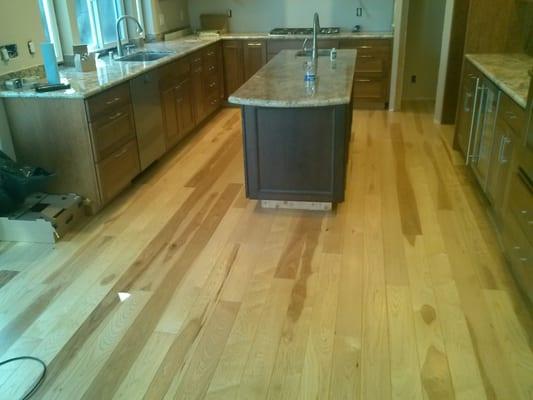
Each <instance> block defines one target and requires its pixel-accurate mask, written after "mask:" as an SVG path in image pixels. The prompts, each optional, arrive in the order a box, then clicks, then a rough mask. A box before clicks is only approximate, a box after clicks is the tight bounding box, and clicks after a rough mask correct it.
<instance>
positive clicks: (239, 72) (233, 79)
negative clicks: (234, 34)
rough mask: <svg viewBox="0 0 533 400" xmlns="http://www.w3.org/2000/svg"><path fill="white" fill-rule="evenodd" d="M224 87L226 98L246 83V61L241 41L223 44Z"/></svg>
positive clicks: (227, 41) (230, 41) (228, 41)
mask: <svg viewBox="0 0 533 400" xmlns="http://www.w3.org/2000/svg"><path fill="white" fill-rule="evenodd" d="M223 54H224V56H223V58H224V87H225V94H226V98H227V97H229V96H230V95H231V94H232V93H233V92H235V91H236V90H237V89H238V88H240V87H241V86H242V84H243V83H244V59H243V49H242V41H241V40H226V41H224V42H223Z"/></svg>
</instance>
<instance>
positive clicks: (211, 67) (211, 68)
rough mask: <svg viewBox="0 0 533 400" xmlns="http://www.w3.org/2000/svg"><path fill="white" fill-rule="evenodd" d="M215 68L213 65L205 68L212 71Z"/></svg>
mask: <svg viewBox="0 0 533 400" xmlns="http://www.w3.org/2000/svg"><path fill="white" fill-rule="evenodd" d="M214 69H215V66H214V65H211V66H210V67H209V68H207V70H208V71H213V70H214Z"/></svg>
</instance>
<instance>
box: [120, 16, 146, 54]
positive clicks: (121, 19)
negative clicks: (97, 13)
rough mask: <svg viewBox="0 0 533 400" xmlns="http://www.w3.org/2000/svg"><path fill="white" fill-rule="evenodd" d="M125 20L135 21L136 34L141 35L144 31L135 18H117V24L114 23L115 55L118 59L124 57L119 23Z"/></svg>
mask: <svg viewBox="0 0 533 400" xmlns="http://www.w3.org/2000/svg"><path fill="white" fill-rule="evenodd" d="M125 19H132V20H133V21H135V22H136V23H137V32H138V33H143V32H144V29H143V27H142V25H141V23H140V22H139V20H138V19H137V18H135V17H132V16H131V15H123V16H122V17H120V18H117V22H116V29H117V54H118V56H119V57H122V56H123V55H124V49H123V47H122V42H121V40H120V22H121V21H123V20H125Z"/></svg>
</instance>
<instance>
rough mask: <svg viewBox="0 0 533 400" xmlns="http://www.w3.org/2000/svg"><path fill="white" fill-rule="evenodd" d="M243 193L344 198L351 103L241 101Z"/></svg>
mask: <svg viewBox="0 0 533 400" xmlns="http://www.w3.org/2000/svg"><path fill="white" fill-rule="evenodd" d="M242 116H243V139H244V164H245V165H244V167H245V180H246V195H247V197H248V198H250V199H257V200H279V201H305V202H330V203H340V202H342V201H344V188H345V178H346V163H347V159H348V147H349V143H350V132H351V125H352V106H351V104H346V105H339V106H328V107H305V108H270V107H255V106H243V107H242Z"/></svg>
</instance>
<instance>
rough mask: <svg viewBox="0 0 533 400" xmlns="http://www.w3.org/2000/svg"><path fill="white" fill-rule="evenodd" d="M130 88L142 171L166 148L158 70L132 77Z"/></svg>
mask: <svg viewBox="0 0 533 400" xmlns="http://www.w3.org/2000/svg"><path fill="white" fill-rule="evenodd" d="M130 90H131V100H132V103H133V115H134V119H135V129H136V131H137V144H138V146H139V158H140V162H141V171H144V170H145V169H146V168H147V167H149V166H150V164H152V163H153V162H154V161H155V160H157V159H158V158H160V157H161V156H162V155H163V154H164V153H165V150H166V145H165V131H164V125H163V116H162V114H161V98H160V95H159V74H158V72H157V71H150V72H147V73H145V74H143V75H141V76H139V77H137V78H134V79H132V80H131V81H130Z"/></svg>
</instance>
